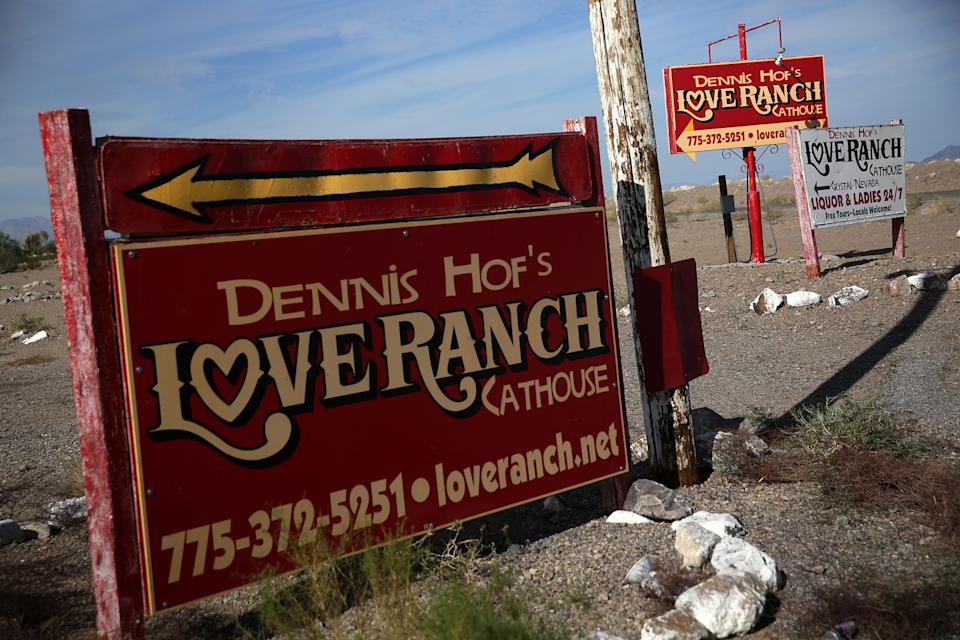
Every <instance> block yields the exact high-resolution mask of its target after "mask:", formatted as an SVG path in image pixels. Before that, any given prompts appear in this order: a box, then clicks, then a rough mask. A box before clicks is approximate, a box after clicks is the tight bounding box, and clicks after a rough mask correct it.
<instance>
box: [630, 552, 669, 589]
mask: <svg viewBox="0 0 960 640" xmlns="http://www.w3.org/2000/svg"><path fill="white" fill-rule="evenodd" d="M623 581H624V582H625V583H626V584H636V585H640V589H641V590H643V592H644V593H645V594H646V595H650V596H654V597H657V598H666V597H668V596H669V595H670V594H669V593H668V592H667V588H666V586H664V584H663V582H662V581H661V580H660V575H659V574H658V573H657V570H656V567H655V566H654V564H653V558H652V557H650V556H649V555H645V556H643V557H642V558H640V559H639V560H637V561H636V562H635V563H634V565H633V566H632V567H631V568H630V571H628V572H627V575H626V577H625V578H624V579H623Z"/></svg>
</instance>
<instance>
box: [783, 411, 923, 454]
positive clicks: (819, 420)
mask: <svg viewBox="0 0 960 640" xmlns="http://www.w3.org/2000/svg"><path fill="white" fill-rule="evenodd" d="M791 416H792V418H793V421H794V424H795V431H794V432H793V434H792V440H793V441H794V442H795V443H796V444H797V445H798V446H799V448H800V449H801V450H802V451H804V452H805V453H806V454H807V455H808V456H809V457H810V458H812V459H813V460H817V461H823V460H826V459H827V458H829V457H830V456H832V455H833V454H835V453H839V452H843V451H844V450H850V449H852V450H855V451H858V452H870V453H886V454H889V455H892V456H893V457H895V458H908V457H914V456H916V455H917V453H918V452H919V451H918V448H917V446H916V445H914V444H911V443H908V442H906V441H905V440H904V439H903V437H902V436H901V435H900V434H899V433H898V431H897V429H896V426H895V424H894V419H893V414H891V413H890V411H889V410H888V409H887V408H886V407H884V406H883V405H882V404H881V403H880V402H879V401H878V400H855V399H853V398H850V397H849V396H842V397H840V398H839V399H838V400H837V401H835V402H833V403H830V402H827V403H824V404H817V405H811V406H809V407H803V408H800V409H798V410H796V411H794V412H793V413H792V414H791Z"/></svg>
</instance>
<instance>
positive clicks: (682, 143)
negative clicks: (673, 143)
mask: <svg viewBox="0 0 960 640" xmlns="http://www.w3.org/2000/svg"><path fill="white" fill-rule="evenodd" d="M693 131H694V128H693V118H691V119H690V122H688V123H687V126H686V127H684V129H683V131H682V132H681V133H680V137H679V138H677V147H679V148H680V150H681V151H683V152H684V153H685V154H687V157H688V158H690V159H691V160H693V161H694V162H696V161H697V152H696V151H687V146H688V144H687V143H688V142H689V141H690V139H689V138H688V137H687V136H689V135H690V134H691V133H693Z"/></svg>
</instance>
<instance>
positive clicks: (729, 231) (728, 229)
mask: <svg viewBox="0 0 960 640" xmlns="http://www.w3.org/2000/svg"><path fill="white" fill-rule="evenodd" d="M717 182H718V183H719V184H720V213H721V214H722V215H723V237H724V238H726V240H727V262H736V261H737V245H736V243H735V242H734V240H733V220H732V219H731V217H730V214H731V209H732V207H728V206H727V198H728V197H729V196H728V195H727V176H717Z"/></svg>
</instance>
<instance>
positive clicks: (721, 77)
mask: <svg viewBox="0 0 960 640" xmlns="http://www.w3.org/2000/svg"><path fill="white" fill-rule="evenodd" d="M663 80H664V93H665V96H666V101H667V128H668V131H669V134H670V153H686V154H694V153H696V152H697V151H709V150H712V149H732V148H739V147H754V146H759V145H765V144H782V143H784V142H786V137H785V135H784V132H783V131H784V129H785V128H786V127H790V126H799V127H807V126H815V127H826V126H827V94H826V89H825V83H824V67H823V56H801V57H793V58H783V60H782V64H779V65H778V64H777V63H776V61H775V60H773V59H768V60H744V61H741V62H716V63H712V64H695V65H686V66H679V67H667V68H665V69H664V70H663Z"/></svg>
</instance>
